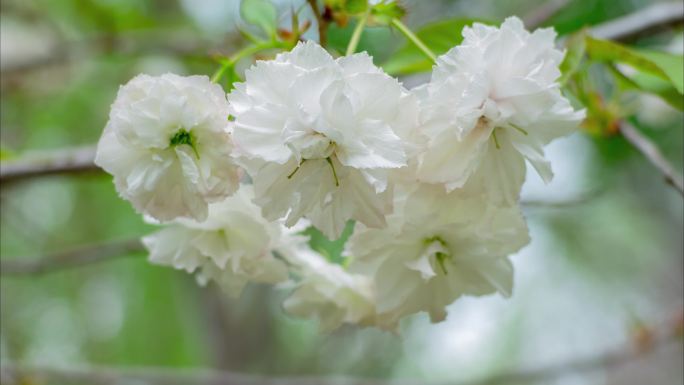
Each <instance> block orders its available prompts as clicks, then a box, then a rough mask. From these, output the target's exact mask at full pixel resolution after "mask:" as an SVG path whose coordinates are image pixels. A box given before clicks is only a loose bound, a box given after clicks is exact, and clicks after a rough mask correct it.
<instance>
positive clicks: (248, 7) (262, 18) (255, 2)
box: [240, 0, 278, 37]
mask: <svg viewBox="0 0 684 385" xmlns="http://www.w3.org/2000/svg"><path fill="white" fill-rule="evenodd" d="M240 15H241V16H242V19H243V20H244V21H246V22H248V23H250V24H253V25H256V26H258V27H259V28H261V29H262V30H263V31H264V32H266V34H267V35H268V36H271V37H272V36H275V33H276V26H277V18H278V13H277V11H276V8H275V6H274V5H273V4H272V3H271V2H270V1H269V0H242V3H241V4H240Z"/></svg>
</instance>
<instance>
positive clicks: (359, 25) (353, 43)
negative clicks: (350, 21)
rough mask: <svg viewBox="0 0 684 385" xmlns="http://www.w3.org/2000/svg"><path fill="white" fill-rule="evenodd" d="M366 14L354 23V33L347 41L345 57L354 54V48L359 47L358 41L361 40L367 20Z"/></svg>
mask: <svg viewBox="0 0 684 385" xmlns="http://www.w3.org/2000/svg"><path fill="white" fill-rule="evenodd" d="M368 14H369V13H368V12H366V13H364V14H363V16H361V17H360V18H359V20H358V21H357V22H356V27H355V28H354V33H353V34H352V37H351V40H349V45H347V53H346V56H349V55H351V54H353V53H354V52H356V47H357V46H358V45H359V41H360V40H361V34H362V33H363V28H364V27H365V26H366V21H367V20H368Z"/></svg>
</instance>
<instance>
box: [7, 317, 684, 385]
mask: <svg viewBox="0 0 684 385" xmlns="http://www.w3.org/2000/svg"><path fill="white" fill-rule="evenodd" d="M648 333H651V334H649V338H651V339H650V340H649V341H650V342H649V343H648V344H646V345H642V346H639V344H634V343H629V344H627V345H626V346H624V347H622V348H620V349H616V350H613V351H607V352H604V353H602V354H598V355H596V356H592V357H586V358H580V359H577V360H573V361H570V362H565V363H559V364H552V365H548V366H542V367H539V368H536V369H523V370H519V371H511V372H505V373H500V374H497V375H494V376H490V377H486V378H482V379H479V380H474V381H466V382H454V381H449V382H434V383H432V384H433V385H505V384H511V383H515V384H518V383H549V382H552V381H553V380H556V379H559V378H563V377H564V376H567V375H570V374H578V373H591V372H595V371H600V370H607V369H615V368H618V367H620V366H623V365H625V364H629V363H631V362H634V361H636V360H638V359H641V358H644V357H646V356H647V355H649V354H651V353H653V352H656V351H658V350H659V349H662V348H664V347H666V346H668V345H670V344H672V343H675V342H676V343H679V338H680V337H681V334H680V330H678V328H677V327H674V328H673V327H662V328H653V329H649V331H648ZM658 333H659V334H658ZM35 379H50V380H52V381H53V382H54V383H67V384H91V385H115V384H121V383H127V382H136V383H138V382H140V383H141V384H145V385H186V384H194V385H417V384H421V385H423V384H425V383H426V382H425V381H422V380H377V379H361V378H351V377H332V376H331V377H265V376H259V375H252V374H245V373H238V372H230V371H217V370H196V369H194V370H178V369H166V368H155V367H143V368H136V369H133V368H113V367H84V368H52V367H45V366H24V365H19V364H15V363H4V364H3V365H2V367H1V368H0V380H1V382H2V383H24V382H26V383H32V381H34V380H35ZM22 381H24V382H22Z"/></svg>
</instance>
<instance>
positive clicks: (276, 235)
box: [143, 185, 307, 296]
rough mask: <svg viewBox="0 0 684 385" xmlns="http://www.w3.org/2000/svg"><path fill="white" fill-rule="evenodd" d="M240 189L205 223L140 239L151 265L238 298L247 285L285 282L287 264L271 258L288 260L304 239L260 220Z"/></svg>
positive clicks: (179, 222)
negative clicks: (191, 276) (182, 272)
mask: <svg viewBox="0 0 684 385" xmlns="http://www.w3.org/2000/svg"><path fill="white" fill-rule="evenodd" d="M253 197H254V190H253V188H252V186H249V185H243V186H242V187H240V189H239V190H238V192H237V193H236V194H235V195H233V196H231V197H229V198H228V199H226V200H225V201H223V202H219V203H214V204H212V205H210V206H209V216H208V218H207V220H206V221H204V222H197V221H195V220H192V219H185V218H179V219H176V220H175V221H174V222H173V223H171V224H169V225H168V226H166V227H165V228H163V229H162V230H160V231H158V232H156V233H154V234H152V235H149V236H146V237H144V238H143V244H144V245H145V247H146V248H147V249H148V250H149V252H150V261H151V262H152V263H156V264H160V265H166V266H173V267H174V268H176V269H179V270H186V271H187V272H189V273H193V272H196V273H197V279H198V281H199V282H200V284H206V283H207V282H208V281H215V282H216V283H218V284H219V285H220V286H221V287H222V288H224V289H225V290H226V291H227V292H228V293H229V294H231V295H234V296H237V295H238V294H239V293H240V292H241V290H242V288H243V287H244V286H245V285H246V284H247V282H248V281H254V282H260V283H279V282H283V281H285V280H287V279H288V270H287V265H286V264H285V263H284V262H283V261H282V260H281V259H279V258H276V256H275V253H278V254H279V255H280V256H282V257H287V258H291V257H292V255H293V254H294V253H297V252H298V249H299V248H302V247H306V242H307V238H306V237H302V236H298V235H296V234H294V233H292V232H291V231H290V230H289V229H287V228H285V227H284V226H283V225H282V224H280V223H278V222H269V221H267V220H265V219H264V218H263V217H261V214H260V212H259V208H258V207H257V206H255V205H254V204H253V203H252V202H251V200H252V198H253Z"/></svg>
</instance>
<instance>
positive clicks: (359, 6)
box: [344, 0, 368, 15]
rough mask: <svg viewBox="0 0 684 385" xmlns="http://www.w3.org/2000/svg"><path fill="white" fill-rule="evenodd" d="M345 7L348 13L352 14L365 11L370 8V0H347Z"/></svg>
mask: <svg viewBox="0 0 684 385" xmlns="http://www.w3.org/2000/svg"><path fill="white" fill-rule="evenodd" d="M344 8H345V11H347V13H350V14H352V15H353V14H358V13H363V12H366V9H368V0H347V1H346V4H345V5H344Z"/></svg>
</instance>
